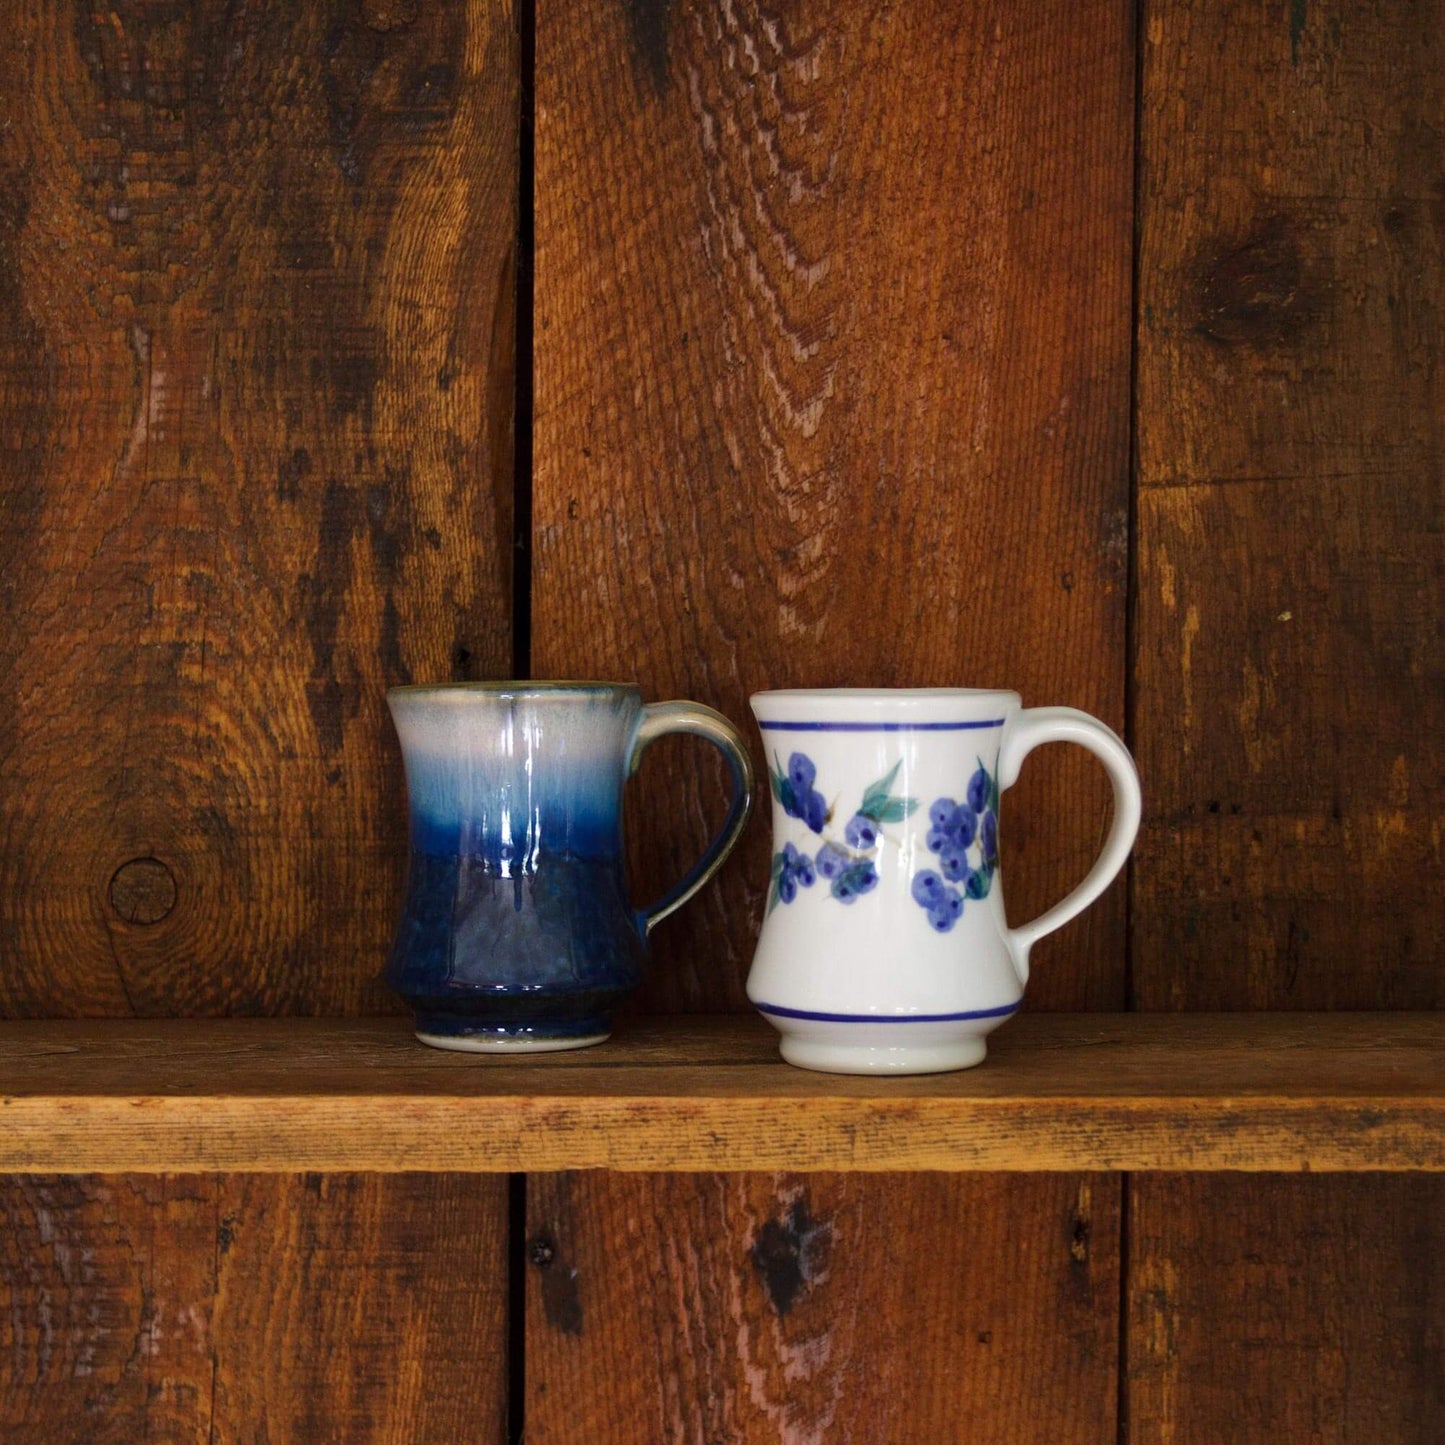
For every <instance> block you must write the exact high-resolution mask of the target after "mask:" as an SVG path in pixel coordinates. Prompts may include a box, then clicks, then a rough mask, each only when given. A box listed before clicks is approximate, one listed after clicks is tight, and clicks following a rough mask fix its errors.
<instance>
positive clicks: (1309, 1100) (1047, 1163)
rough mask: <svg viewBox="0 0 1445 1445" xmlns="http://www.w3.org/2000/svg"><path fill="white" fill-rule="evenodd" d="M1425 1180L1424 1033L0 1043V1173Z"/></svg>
mask: <svg viewBox="0 0 1445 1445" xmlns="http://www.w3.org/2000/svg"><path fill="white" fill-rule="evenodd" d="M584 1168H592V1169H599V1168H605V1169H619V1170H688V1169H778V1168H789V1169H792V1170H794V1171H797V1170H804V1169H809V1170H870V1171H875V1172H876V1171H879V1170H889V1169H893V1170H904V1169H911V1170H930V1169H931V1170H943V1171H960V1170H979V1169H1014V1170H1034V1171H1036V1170H1060V1169H1063V1170H1068V1169H1227V1170H1279V1169H1313V1170H1336V1169H1338V1170H1368V1169H1416V1170H1422V1169H1433V1170H1440V1169H1445V1028H1442V1027H1441V1025H1440V1022H1439V1020H1438V1019H1437V1018H1436V1016H1434V1015H1428V1014H1427V1015H1384V1016H1380V1015H1373V1014H1362V1015H1331V1014H1290V1015H1287V1016H1285V1017H1284V1018H1282V1019H1269V1018H1263V1017H1254V1016H1250V1015H1218V1016H1213V1017H1210V1016H1199V1015H1187V1016H1174V1015H1162V1016H1148V1015H1128V1014H1126V1015H1119V1016H1114V1017H1109V1016H1106V1015H1097V1014H1087V1015H1064V1014H1044V1015H1037V1016H1035V1017H1033V1018H1026V1019H1023V1020H1020V1021H1019V1022H1018V1023H1017V1024H1015V1025H1013V1026H1012V1027H1011V1028H1010V1029H1008V1030H1006V1031H1005V1032H1004V1033H1003V1034H1002V1035H1001V1036H1000V1039H999V1041H998V1043H997V1045H996V1046H995V1056H994V1058H993V1059H992V1060H991V1061H990V1062H989V1063H987V1064H985V1065H983V1066H982V1067H980V1068H978V1069H974V1070H971V1071H969V1072H966V1073H962V1074H942V1075H931V1076H923V1077H917V1078H903V1079H880V1078H863V1077H849V1076H846V1075H828V1074H813V1073H809V1072H807V1071H805V1070H802V1069H795V1068H792V1067H790V1066H789V1065H786V1064H784V1063H782V1062H781V1061H780V1060H779V1059H778V1057H777V1052H776V1043H775V1041H774V1039H773V1037H772V1035H771V1033H770V1032H769V1031H767V1030H766V1029H765V1027H764V1026H763V1025H761V1024H759V1023H758V1022H757V1021H755V1020H745V1019H712V1020H687V1021H684V1020H666V1021H661V1022H657V1023H653V1024H651V1025H646V1026H638V1027H637V1028H636V1029H635V1030H633V1031H631V1032H630V1033H627V1034H624V1036H623V1037H621V1038H620V1039H618V1040H617V1041H616V1042H615V1043H611V1044H605V1045H600V1046H598V1047H597V1048H595V1049H590V1050H588V1051H586V1053H585V1054H578V1055H575V1056H568V1055H566V1054H560V1055H557V1056H555V1057H551V1058H547V1059H536V1060H533V1061H530V1062H527V1063H519V1062H515V1061H510V1060H506V1059H495V1060H476V1059H472V1058H467V1057H458V1056H457V1055H453V1054H445V1053H440V1052H428V1051H425V1050H423V1049H421V1048H419V1047H418V1046H417V1045H416V1044H415V1043H414V1042H413V1041H412V1040H411V1039H410V1038H409V1037H408V1035H407V1033H406V1032H405V1027H404V1025H402V1024H401V1022H400V1021H399V1020H386V1021H376V1022H373V1023H365V1022H361V1021H341V1022H336V1023H322V1022H311V1021H307V1022H301V1021H285V1020H281V1021H275V1022H272V1021H262V1020H237V1021H232V1022H220V1023H215V1024H210V1025H207V1026H206V1027H205V1028H204V1029H202V1028H201V1026H199V1025H196V1024H162V1023H150V1024H130V1025H121V1024H106V1025H103V1026H98V1025H95V1024H23V1025H11V1026H9V1027H8V1028H7V1029H5V1030H4V1031H0V1169H5V1170H12V1171H17V1170H20V1171H23V1170H35V1171H39V1170H59V1171H66V1170H87V1169H96V1170H102V1169H110V1170H125V1169H134V1170H146V1171H154V1170H163V1171H164V1170H195V1169H250V1170H265V1171H276V1170H282V1171H288V1170H296V1169H333V1170H335V1169H367V1170H383V1171H396V1170H408V1169H451V1170H479V1171H484V1172H492V1171H497V1170H520V1169H530V1170H555V1169H584Z"/></svg>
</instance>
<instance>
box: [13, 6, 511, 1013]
mask: <svg viewBox="0 0 1445 1445" xmlns="http://www.w3.org/2000/svg"><path fill="white" fill-rule="evenodd" d="M7 14H8V17H9V19H8V23H7V37H6V44H5V46H4V47H3V54H0V675H3V676H4V678H5V686H4V688H3V689H0V770H3V773H4V780H5V781H4V786H3V788H0V958H3V967H0V1013H3V1014H5V1015H9V1016H11V1017H14V1016H32V1017H33V1016H43V1015H54V1014H77V1013H78V1014H84V1015H91V1016H103V1015H124V1014H142V1015H176V1014H181V1015H201V1014H219V1013H271V1014H275V1013H317V1012H331V1013H335V1012H355V1011H357V1010H364V1011H369V1012H376V1011H378V1010H379V1009H384V1008H386V1007H388V1006H390V1004H389V999H388V996H387V995H386V994H385V992H384V991H383V990H382V989H381V987H380V985H379V984H378V983H377V981H376V975H377V973H378V972H379V969H380V965H381V961H382V956H383V950H384V947H385V944H386V942H387V937H388V934H389V932H390V930H391V928H392V927H393V924H394V913H395V909H396V906H397V903H398V898H399V888H400V882H401V870H402V863H403V858H404V849H405V842H404V837H405V833H404V820H403V817H402V813H401V797H402V789H401V775H400V766H399V762H398V759H397V756H396V749H395V746H394V743H393V740H392V738H391V736H390V727H389V724H388V723H387V721H386V719H385V709H384V706H383V693H384V690H385V688H386V686H387V685H388V684H389V683H394V682H400V681H407V680H411V679H413V678H416V679H434V678H446V677H448V676H455V675H461V674H463V673H465V674H466V675H477V674H502V675H505V674H506V673H507V672H508V671H509V670H510V646H511V638H510V622H509V615H510V604H509V588H510V580H509V576H510V568H509V558H510V527H511V488H512V477H511V404H512V387H513V381H512V374H513V373H512V351H513V322H512V317H513V304H514V303H513V282H512V272H513V259H512V258H513V250H514V232H515V215H516V202H515V195H516V124H517V118H516V109H517V95H518V89H517V63H518V62H517V39H516V34H515V27H514V23H513V17H512V15H511V12H510V8H509V6H508V5H507V4H506V0H471V3H469V4H466V5H445V4H440V3H436V0H430V3H426V4H422V3H408V4H385V3H382V0H365V3H360V4H352V3H331V0H328V3H322V4H315V5H311V4H300V3H294V0H287V3H284V4H280V5H274V6H265V7H258V6H243V7H240V8H238V7H236V6H232V5H225V4H220V3H207V4H197V5H166V4H161V5H157V4H148V3H141V0H117V3H116V4H115V5H113V6H107V7H103V8H102V9H100V10H94V9H93V8H92V7H88V6H85V5H82V4H79V3H77V0H25V3H22V4H20V5H19V6H18V7H13V6H12V7H9V10H8V12H7Z"/></svg>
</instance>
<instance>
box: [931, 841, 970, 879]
mask: <svg viewBox="0 0 1445 1445" xmlns="http://www.w3.org/2000/svg"><path fill="white" fill-rule="evenodd" d="M938 866H939V869H940V870H941V871H942V873H943V876H944V877H945V878H947V879H948V881H949V882H950V883H957V882H959V881H960V880H961V879H962V878H963V877H964V876H965V875H966V874H967V872H968V855H967V854H966V853H965V852H964V851H963V849H962V848H956V847H954V846H953V844H951V843H950V844H949V846H948V847H947V848H945V849H944V850H943V852H942V853H940V854H939V855H938Z"/></svg>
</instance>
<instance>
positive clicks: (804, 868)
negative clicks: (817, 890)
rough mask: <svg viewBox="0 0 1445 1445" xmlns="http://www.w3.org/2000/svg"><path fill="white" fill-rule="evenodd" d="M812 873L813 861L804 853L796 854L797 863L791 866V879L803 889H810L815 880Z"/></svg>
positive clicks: (815, 876) (814, 875)
mask: <svg viewBox="0 0 1445 1445" xmlns="http://www.w3.org/2000/svg"><path fill="white" fill-rule="evenodd" d="M817 876H818V875H817V874H816V873H814V872H813V860H812V859H811V858H809V857H808V855H807V854H806V853H799V854H798V861H797V863H796V864H794V866H793V877H794V878H796V879H797V880H798V882H799V883H800V884H802V886H803V887H804V888H811V887H812V886H813V883H814V882H815V881H816V879H817Z"/></svg>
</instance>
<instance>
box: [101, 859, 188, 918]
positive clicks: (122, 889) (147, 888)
mask: <svg viewBox="0 0 1445 1445" xmlns="http://www.w3.org/2000/svg"><path fill="white" fill-rule="evenodd" d="M110 906H111V907H112V908H113V909H114V910H115V912H116V914H117V915H118V916H119V917H121V918H123V919H125V921H126V922H127V923H159V922H160V921H161V919H163V918H164V917H165V916H166V914H168V913H169V912H170V911H171V909H172V908H174V907H175V906H176V880H175V877H174V875H173V874H172V873H171V870H170V869H169V868H167V867H166V865H165V864H164V863H162V862H161V860H160V859H159V858H132V859H131V860H130V862H129V863H122V864H121V865H120V867H119V868H117V869H116V870H115V873H114V875H113V876H112V877H111V880H110Z"/></svg>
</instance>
